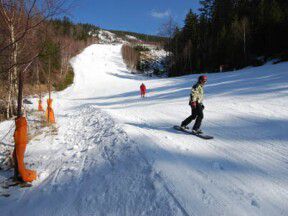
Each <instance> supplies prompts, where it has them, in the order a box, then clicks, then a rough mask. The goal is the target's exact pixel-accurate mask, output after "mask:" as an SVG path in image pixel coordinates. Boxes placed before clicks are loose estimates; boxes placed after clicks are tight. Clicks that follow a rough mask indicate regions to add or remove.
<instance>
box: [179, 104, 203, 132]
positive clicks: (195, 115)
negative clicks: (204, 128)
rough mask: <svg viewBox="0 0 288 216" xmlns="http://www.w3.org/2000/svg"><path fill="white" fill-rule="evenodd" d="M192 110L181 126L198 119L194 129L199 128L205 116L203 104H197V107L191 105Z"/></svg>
mask: <svg viewBox="0 0 288 216" xmlns="http://www.w3.org/2000/svg"><path fill="white" fill-rule="evenodd" d="M191 110H192V111H191V115H190V116H189V117H188V118H186V119H185V120H184V121H183V122H182V124H181V126H187V125H188V124H190V123H191V122H192V121H193V120H195V119H196V121H195V124H194V126H193V130H198V129H199V128H200V127H201V123H202V119H203V118H204V115H203V105H202V104H197V106H196V107H195V108H193V107H192V106H191Z"/></svg>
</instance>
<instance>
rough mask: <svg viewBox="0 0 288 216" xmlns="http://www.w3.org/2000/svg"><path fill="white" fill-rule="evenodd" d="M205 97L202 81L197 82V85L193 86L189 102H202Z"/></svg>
mask: <svg viewBox="0 0 288 216" xmlns="http://www.w3.org/2000/svg"><path fill="white" fill-rule="evenodd" d="M203 99H204V88H203V85H201V84H200V83H196V84H195V85H193V86H192V89H191V94H190V101H189V104H191V103H192V102H198V103H202V102H203Z"/></svg>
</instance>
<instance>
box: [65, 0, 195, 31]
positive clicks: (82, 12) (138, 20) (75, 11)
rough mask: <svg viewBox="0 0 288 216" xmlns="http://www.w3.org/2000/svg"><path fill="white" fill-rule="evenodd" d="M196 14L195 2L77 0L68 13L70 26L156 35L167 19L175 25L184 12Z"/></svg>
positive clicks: (175, 0) (173, 0) (182, 18)
mask: <svg viewBox="0 0 288 216" xmlns="http://www.w3.org/2000/svg"><path fill="white" fill-rule="evenodd" d="M190 8H192V9H193V10H194V11H197V9H198V8H199V1H198V0H194V1H193V0H79V1H77V2H76V3H75V6H74V7H73V8H72V9H71V11H70V14H71V16H70V18H71V19H72V20H73V21H74V22H82V23H91V24H95V25H97V26H100V27H101V28H104V29H113V30H127V31H133V32H140V33H146V34H157V33H158V29H159V27H160V26H161V24H162V23H164V22H165V20H167V17H168V16H170V15H171V16H172V17H174V19H175V21H176V22H177V23H178V24H179V25H183V20H184V18H185V15H186V14H187V12H188V10H189V9H190Z"/></svg>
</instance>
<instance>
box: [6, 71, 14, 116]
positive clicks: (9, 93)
mask: <svg viewBox="0 0 288 216" xmlns="http://www.w3.org/2000/svg"><path fill="white" fill-rule="evenodd" d="M12 80H13V78H12V71H11V70H9V79H8V82H9V83H8V85H9V86H8V96H7V110H6V118H7V119H9V118H10V113H11V109H12V103H11V100H12V88H13V82H12Z"/></svg>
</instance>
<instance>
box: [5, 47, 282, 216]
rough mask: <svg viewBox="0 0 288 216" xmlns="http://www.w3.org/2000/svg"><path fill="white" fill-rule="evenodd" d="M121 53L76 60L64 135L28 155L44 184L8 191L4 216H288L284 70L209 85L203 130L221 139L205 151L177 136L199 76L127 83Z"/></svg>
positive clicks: (93, 53) (39, 137) (59, 104)
mask: <svg viewBox="0 0 288 216" xmlns="http://www.w3.org/2000/svg"><path fill="white" fill-rule="evenodd" d="M120 50H121V45H115V46H113V45H93V46H90V47H88V48H87V49H85V50H84V51H83V52H82V53H81V54H80V55H78V56H77V57H75V58H74V59H72V60H71V62H72V65H73V68H74V71H75V83H74V84H73V85H72V86H71V87H69V88H68V89H66V90H65V91H63V92H60V93H55V94H53V99H54V104H53V107H54V109H55V113H56V120H57V124H56V125H55V126H53V127H50V128H47V127H46V128H45V127H44V128H43V127H42V128H41V127H40V129H38V132H37V134H34V136H33V137H32V138H31V141H30V143H29V145H28V148H27V153H26V159H25V160H26V162H27V166H28V167H30V168H33V169H35V170H37V172H38V175H39V178H38V180H37V181H35V182H34V183H33V187H32V188H28V189H20V188H17V187H16V188H11V189H8V190H7V191H6V193H10V194H11V196H10V197H8V198H4V197H0V209H1V213H0V215H19V214H20V215H163V216H164V215H165V216H166V215H205V216H206V215H213V216H215V215H229V216H230V215H241V216H242V215H249V216H251V215H259V216H260V215H261V216H263V215H267V216H271V215H282V216H287V215H288V133H287V125H288V109H287V107H288V64H287V63H282V64H277V65H265V66H262V67H256V68H248V69H244V70H240V71H235V72H227V73H219V74H209V80H208V83H207V85H206V86H205V92H206V98H205V101H204V104H205V110H204V115H205V117H204V121H203V126H202V129H203V130H204V131H205V133H207V134H209V135H213V136H214V137H215V138H214V139H213V140H202V139H200V138H197V137H195V136H192V135H188V134H184V133H181V132H178V131H175V130H174V129H173V125H179V124H180V123H181V121H182V120H184V118H186V117H187V116H188V115H189V114H190V112H191V110H190V108H189V106H188V98H189V93H190V89H191V85H192V84H193V83H194V82H195V81H196V79H197V75H190V76H184V77H178V78H165V79H163V78H162V79H159V78H149V79H148V78H144V77H142V76H136V75H131V74H129V73H128V72H127V69H126V67H125V65H124V63H123V60H122V57H121V54H120ZM142 82H144V83H145V84H146V86H147V88H148V95H147V97H146V98H144V99H141V98H140V96H139V86H140V84H141V83H142ZM34 106H35V107H36V100H35V104H34ZM39 115H40V114H39V113H38V114H33V116H34V117H31V116H30V120H29V115H28V120H29V124H30V125H31V124H32V125H33V124H36V123H37V121H36V120H35V119H37V116H38V117H39ZM33 119H34V120H33ZM11 125H13V122H4V123H2V124H1V125H0V131H1V136H0V138H2V134H3V135H5V134H6V133H8V134H9V133H10V135H11V134H12V132H9V129H10V128H11ZM12 127H13V126H12ZM30 127H32V126H30ZM32 130H33V128H32ZM11 137H12V136H10V138H9V136H8V138H7V137H5V140H3V141H1V144H0V146H2V147H1V148H2V149H7V148H9V146H10V148H11V145H12V138H11ZM3 146H5V147H3ZM1 154H2V153H1ZM2 158H3V155H2ZM0 174H1V175H0V178H1V179H0V180H1V181H3V180H4V181H5V178H7V177H8V176H9V175H11V174H12V171H0ZM1 190H2V189H1ZM2 192H3V191H2ZM4 192H5V191H4Z"/></svg>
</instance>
